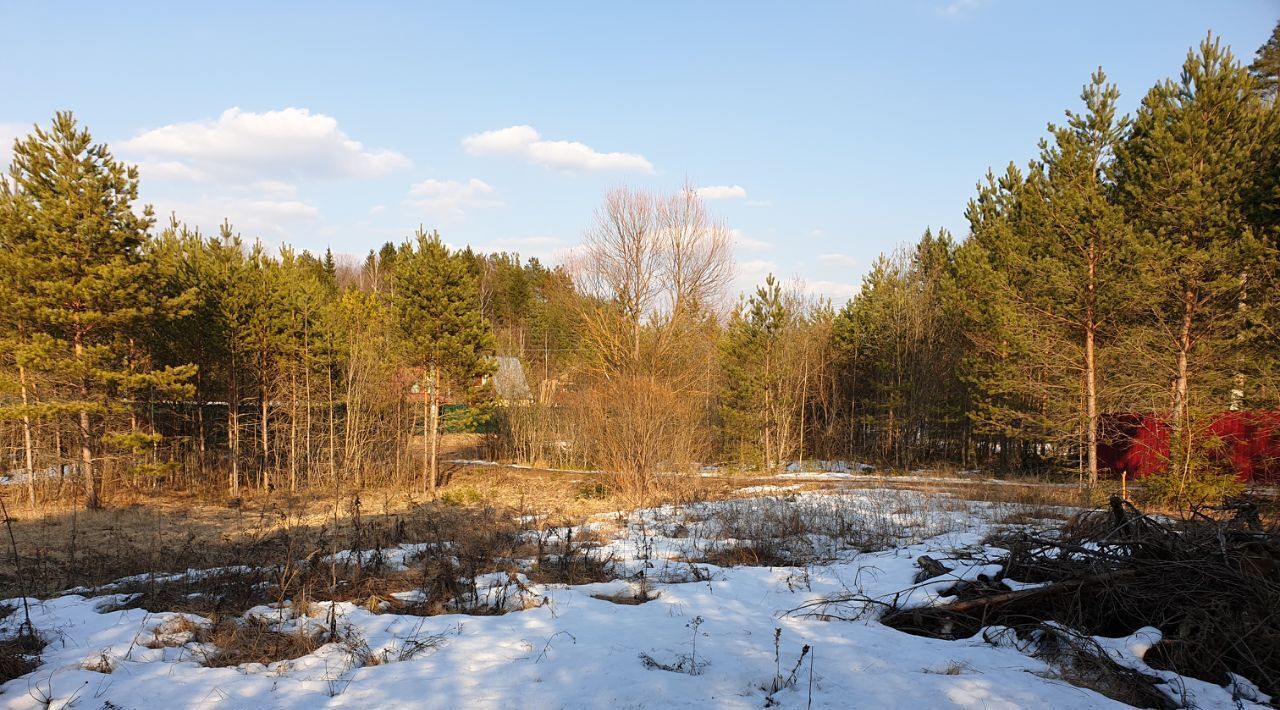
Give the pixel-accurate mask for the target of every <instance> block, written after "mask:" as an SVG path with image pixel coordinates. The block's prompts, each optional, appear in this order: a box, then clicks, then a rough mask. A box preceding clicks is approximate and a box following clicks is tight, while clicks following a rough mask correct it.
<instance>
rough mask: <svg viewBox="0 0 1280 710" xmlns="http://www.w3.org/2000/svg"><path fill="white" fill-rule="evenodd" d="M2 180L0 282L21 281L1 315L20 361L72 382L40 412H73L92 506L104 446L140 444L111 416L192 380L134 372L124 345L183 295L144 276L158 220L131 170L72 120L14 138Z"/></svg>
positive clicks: (176, 307) (171, 373)
mask: <svg viewBox="0 0 1280 710" xmlns="http://www.w3.org/2000/svg"><path fill="white" fill-rule="evenodd" d="M9 176H10V181H9V182H2V181H0V211H2V212H4V213H5V217H4V219H3V221H2V223H3V225H4V231H3V234H0V254H3V256H2V257H0V271H3V272H4V273H5V276H4V277H3V278H0V281H3V282H6V283H10V284H17V285H16V287H14V289H13V293H12V294H11V295H12V297H13V301H12V302H10V303H8V304H6V308H9V309H12V310H13V311H14V312H15V314H16V318H17V319H18V320H19V322H20V327H21V332H22V333H24V335H25V336H26V337H28V338H29V339H28V341H27V343H26V344H25V345H24V346H23V350H24V354H23V357H24V358H26V359H27V360H28V361H29V362H31V364H32V367H33V368H38V369H40V370H43V371H45V372H48V373H50V374H51V375H52V376H55V377H57V378H59V379H60V380H61V381H63V382H66V383H68V387H66V388H65V390H64V391H60V392H58V393H50V395H51V396H50V397H49V398H46V399H45V401H44V403H43V404H42V408H43V409H44V410H45V411H46V412H50V413H54V412H56V413H62V412H67V413H70V414H72V415H73V416H74V421H75V425H76V428H77V430H78V432H79V438H80V455H79V467H80V473H81V475H82V477H83V479H84V487H85V504H86V505H87V506H88V507H90V508H97V507H99V506H100V505H101V498H100V480H99V477H98V476H97V466H98V465H99V463H100V461H101V458H100V457H101V456H102V455H103V453H104V451H103V447H104V446H105V445H116V446H121V447H128V446H135V445H137V444H139V443H140V441H139V440H138V439H137V438H136V437H130V436H129V432H126V431H123V430H121V429H120V428H119V427H118V426H116V422H115V418H114V416H113V415H117V414H120V413H122V412H123V410H125V409H126V408H127V407H128V406H129V402H130V399H131V397H132V396H134V395H136V394H137V393H138V392H141V391H144V390H146V389H147V388H154V389H156V390H180V389H181V388H182V386H183V383H184V381H185V380H186V379H187V378H188V377H190V376H191V375H192V374H194V368H193V367H190V366H177V367H166V368H161V369H155V370H151V369H145V368H144V369H140V368H138V367H136V366H135V365H131V364H130V363H129V362H128V355H129V339H130V337H131V336H133V335H134V334H135V333H137V332H140V330H141V329H142V328H144V327H145V325H146V323H147V322H148V321H150V320H151V319H155V318H164V317H168V316H172V315H176V314H177V313H179V312H180V311H181V310H182V308H183V307H184V305H185V303H186V301H187V300H188V298H187V297H185V296H173V297H168V298H164V297H158V295H157V294H156V293H155V289H154V282H153V279H151V278H149V273H148V272H149V269H150V268H151V267H150V264H149V263H148V261H147V259H146V258H145V256H144V251H143V247H144V244H145V242H146V240H147V233H148V230H149V229H150V228H151V226H152V224H153V222H154V219H153V217H152V212H151V209H150V207H147V208H144V209H143V211H142V213H141V214H138V213H135V212H134V211H133V202H134V201H135V200H137V196H138V173H137V169H136V168H133V167H128V166H125V165H124V164H123V163H120V162H118V161H116V160H115V159H114V158H113V157H112V155H111V153H110V152H109V151H108V149H107V147H106V146H105V145H101V144H97V145H95V144H94V143H93V140H92V138H91V137H90V135H89V132H88V131H87V130H84V129H82V128H80V127H79V126H78V125H77V124H76V121H75V119H74V118H73V117H72V115H71V114H70V113H59V114H57V115H56V116H55V117H54V119H53V122H52V124H51V125H50V127H49V128H48V129H44V128H40V127H37V128H36V130H35V132H34V133H33V134H32V135H30V136H28V137H27V138H25V139H22V140H19V141H17V142H16V143H15V145H14V156H13V165H12V167H11V169H10V173H9ZM55 398H56V399H55Z"/></svg>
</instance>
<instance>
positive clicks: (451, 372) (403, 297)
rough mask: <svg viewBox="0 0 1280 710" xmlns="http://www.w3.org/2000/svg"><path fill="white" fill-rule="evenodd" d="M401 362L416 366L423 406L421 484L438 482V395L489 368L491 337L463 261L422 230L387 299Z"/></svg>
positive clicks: (400, 262)
mask: <svg viewBox="0 0 1280 710" xmlns="http://www.w3.org/2000/svg"><path fill="white" fill-rule="evenodd" d="M392 303H393V305H394V310H395V317H396V322H397V324H398V326H399V331H400V336H401V342H402V346H403V348H404V351H405V358H406V360H407V362H409V363H410V364H411V365H412V366H415V367H417V368H419V370H420V374H419V376H418V389H419V395H420V396H421V397H422V403H423V419H424V431H423V433H424V435H425V436H424V438H423V452H422V477H423V485H424V486H425V487H426V489H427V490H428V491H431V492H432V493H434V492H435V489H436V485H437V483H438V482H439V464H438V460H437V459H438V455H439V436H440V394H441V386H442V385H443V384H449V383H452V384H456V385H459V386H460V387H461V388H463V389H465V388H467V387H469V386H470V385H471V384H472V382H473V381H474V380H475V379H476V378H479V377H483V376H484V375H487V374H489V373H490V372H492V370H493V360H492V357H491V356H492V354H493V347H494V343H493V333H492V332H491V331H490V329H489V326H488V324H487V323H486V322H485V319H484V314H483V312H482V311H481V308H480V290H479V286H478V285H477V283H476V277H475V275H474V274H473V273H472V272H471V270H470V269H469V268H468V265H467V263H466V262H465V261H464V260H463V259H462V258H460V257H459V256H458V255H456V254H452V253H450V251H449V248H448V247H447V246H445V244H444V242H442V241H440V235H439V234H437V233H434V232H433V233H431V234H427V233H426V232H424V231H423V230H422V229H419V230H418V232H417V233H416V234H415V235H414V238H413V240H411V241H407V242H405V243H404V244H403V245H401V247H400V251H399V253H398V254H397V256H396V259H395V291H394V294H393V296H392Z"/></svg>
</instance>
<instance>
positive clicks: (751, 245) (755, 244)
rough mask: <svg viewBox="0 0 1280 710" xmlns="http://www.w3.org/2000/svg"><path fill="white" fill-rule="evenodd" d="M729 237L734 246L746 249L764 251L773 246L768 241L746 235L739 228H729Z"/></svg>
mask: <svg viewBox="0 0 1280 710" xmlns="http://www.w3.org/2000/svg"><path fill="white" fill-rule="evenodd" d="M729 237H730V238H731V239H733V245H734V246H736V247H738V248H739V249H744V250H746V251H766V250H768V249H770V248H772V247H773V245H772V244H770V243H769V242H766V241H763V240H760V239H752V238H751V237H748V236H747V235H746V233H744V232H743V231H742V230H741V229H730V230H729Z"/></svg>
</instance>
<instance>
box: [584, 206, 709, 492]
mask: <svg viewBox="0 0 1280 710" xmlns="http://www.w3.org/2000/svg"><path fill="white" fill-rule="evenodd" d="M583 241H584V249H583V252H582V255H581V257H580V258H578V259H577V260H576V262H575V263H574V264H573V265H572V272H573V276H574V283H575V285H576V286H577V287H578V290H579V291H580V292H581V293H582V294H583V296H584V298H581V299H578V301H576V304H577V310H578V319H579V322H580V325H581V332H582V338H583V344H584V346H585V351H586V357H585V358H584V359H583V365H582V367H583V370H584V373H583V374H584V375H585V382H584V385H585V386H584V387H583V389H582V390H581V392H580V393H579V396H578V397H577V398H576V401H575V404H576V407H577V408H578V410H579V421H580V423H581V425H582V427H581V430H580V431H579V436H580V437H581V439H582V443H583V445H584V446H585V447H587V448H588V456H589V458H590V459H591V460H592V461H594V462H595V463H596V464H597V465H599V466H601V467H603V468H605V469H606V470H609V471H611V472H613V473H614V474H615V476H616V484H617V486H618V488H619V489H620V490H622V491H623V492H624V493H625V494H627V495H629V496H631V497H632V498H633V499H634V500H641V501H642V500H646V499H647V498H648V496H649V495H650V493H651V492H652V491H651V490H650V488H651V484H652V477H653V475H654V474H655V473H656V472H657V471H658V470H659V467H660V466H663V465H665V466H667V467H671V468H679V467H680V466H682V465H686V464H687V463H688V462H691V461H694V460H696V459H698V458H700V456H699V454H700V453H701V452H702V450H703V449H704V448H705V443H706V442H707V441H709V440H710V435H709V429H708V416H707V414H708V412H709V411H710V399H711V396H712V388H713V381H712V376H711V375H712V373H713V372H714V369H713V368H714V356H715V352H714V345H713V344H714V338H713V337H711V334H712V333H713V332H714V325H715V323H714V317H715V314H716V310H717V309H718V308H719V307H720V306H721V305H722V303H721V302H722V301H723V294H724V291H725V288H726V286H727V285H728V283H729V280H730V278H731V276H732V250H731V246H732V244H731V239H730V236H729V230H728V228H727V227H726V226H725V225H724V224H721V223H717V222H714V221H712V219H711V218H710V217H709V216H708V215H707V213H706V211H705V209H704V208H703V205H702V202H701V200H699V199H698V197H697V195H696V194H695V193H694V191H693V189H692V188H691V187H688V186H686V188H685V189H683V190H682V191H680V192H678V193H676V194H674V195H671V196H669V197H660V196H657V195H654V194H650V193H647V192H643V191H639V190H627V189H617V190H614V191H612V192H610V193H609V194H608V195H607V196H606V197H605V202H604V205H603V206H602V207H601V208H600V210H599V211H597V213H596V221H595V225H594V226H593V227H592V228H591V229H590V230H588V232H587V233H586V235H585V237H584V240H583Z"/></svg>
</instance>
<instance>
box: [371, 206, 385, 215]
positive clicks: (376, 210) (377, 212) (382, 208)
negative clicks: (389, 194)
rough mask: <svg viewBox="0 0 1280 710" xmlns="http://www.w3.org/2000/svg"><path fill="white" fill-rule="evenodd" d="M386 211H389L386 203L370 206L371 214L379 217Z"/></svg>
mask: <svg viewBox="0 0 1280 710" xmlns="http://www.w3.org/2000/svg"><path fill="white" fill-rule="evenodd" d="M386 211H387V206H386V205H374V206H373V207H370V208H369V214H370V215H372V216H374V217H377V216H378V215H380V214H382V213H383V212H386Z"/></svg>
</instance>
